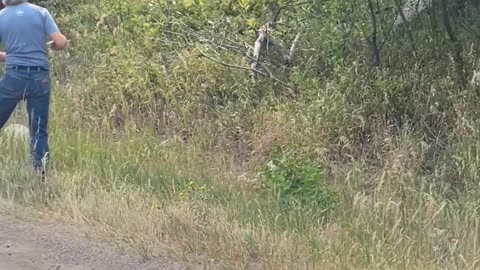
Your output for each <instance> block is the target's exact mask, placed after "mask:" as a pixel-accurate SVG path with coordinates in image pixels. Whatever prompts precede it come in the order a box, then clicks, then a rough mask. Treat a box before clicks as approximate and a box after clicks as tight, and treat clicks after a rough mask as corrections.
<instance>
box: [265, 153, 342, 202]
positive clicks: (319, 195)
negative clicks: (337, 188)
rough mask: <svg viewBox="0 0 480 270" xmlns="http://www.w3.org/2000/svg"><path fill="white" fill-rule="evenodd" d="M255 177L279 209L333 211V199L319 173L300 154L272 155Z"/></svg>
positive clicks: (322, 174)
mask: <svg viewBox="0 0 480 270" xmlns="http://www.w3.org/2000/svg"><path fill="white" fill-rule="evenodd" d="M259 176H260V181H261V185H262V188H263V189H264V190H265V191H267V192H268V193H270V194H273V195H274V196H275V197H276V198H278V200H279V203H280V204H282V206H290V205H292V204H300V205H302V206H308V207H318V208H320V209H321V210H326V211H330V210H332V209H333V208H334V207H335V204H336V195H335V193H334V192H333V191H331V190H329V189H328V188H327V187H326V185H325V174H324V173H323V170H322V169H321V168H320V167H319V166H318V165H317V164H316V163H315V162H314V161H312V159H310V158H307V157H305V156H304V155H303V154H298V153H297V152H295V151H285V152H283V153H282V152H277V153H274V154H272V156H271V159H270V161H269V162H268V163H267V164H266V165H264V166H262V168H261V170H260V174H259Z"/></svg>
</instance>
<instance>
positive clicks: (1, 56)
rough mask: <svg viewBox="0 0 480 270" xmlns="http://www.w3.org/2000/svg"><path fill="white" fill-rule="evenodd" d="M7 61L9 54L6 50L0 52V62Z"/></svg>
mask: <svg viewBox="0 0 480 270" xmlns="http://www.w3.org/2000/svg"><path fill="white" fill-rule="evenodd" d="M5 61H7V54H6V53H5V52H0V63H5Z"/></svg>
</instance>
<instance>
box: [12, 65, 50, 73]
mask: <svg viewBox="0 0 480 270" xmlns="http://www.w3.org/2000/svg"><path fill="white" fill-rule="evenodd" d="M8 68H10V69H15V70H24V71H29V72H30V71H42V70H43V71H48V69H47V68H45V67H40V66H9V67H8Z"/></svg>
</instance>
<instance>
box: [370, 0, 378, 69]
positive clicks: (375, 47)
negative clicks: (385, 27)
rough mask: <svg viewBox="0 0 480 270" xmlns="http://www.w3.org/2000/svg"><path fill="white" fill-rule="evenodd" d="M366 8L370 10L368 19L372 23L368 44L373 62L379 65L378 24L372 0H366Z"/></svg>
mask: <svg viewBox="0 0 480 270" xmlns="http://www.w3.org/2000/svg"><path fill="white" fill-rule="evenodd" d="M368 9H369V12H370V19H371V23H372V34H371V37H370V46H371V48H372V54H373V64H374V65H375V66H379V65H380V63H381V57H380V48H379V47H378V36H377V35H378V34H377V33H378V26H377V15H376V14H375V7H374V5H373V2H372V0H368Z"/></svg>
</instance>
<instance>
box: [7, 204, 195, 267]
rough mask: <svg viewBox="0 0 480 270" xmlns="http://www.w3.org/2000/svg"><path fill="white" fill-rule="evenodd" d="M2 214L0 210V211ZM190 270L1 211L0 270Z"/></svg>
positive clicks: (56, 226)
mask: <svg viewBox="0 0 480 270" xmlns="http://www.w3.org/2000/svg"><path fill="white" fill-rule="evenodd" d="M0 210H1V209H0ZM93 269H95V270H100V269H102V270H110V269H112V270H113V269H115V270H153V269H155V270H174V269H175V270H176V269H179V270H180V269H182V270H183V269H193V268H188V267H186V266H184V265H183V264H181V263H176V262H173V261H172V260H170V259H167V258H159V259H156V260H154V261H149V262H148V263H142V262H141V259H140V258H139V257H133V256H126V255H122V254H121V253H119V251H118V250H117V249H116V248H115V247H114V246H112V245H110V244H106V243H100V242H94V241H92V240H89V239H87V238H86V237H85V236H84V234H82V232H80V230H77V229H76V228H74V227H67V226H60V225H57V224H51V223H45V222H27V221H22V220H19V219H16V218H13V217H11V216H8V215H6V214H2V212H1V211H0V270H93Z"/></svg>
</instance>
